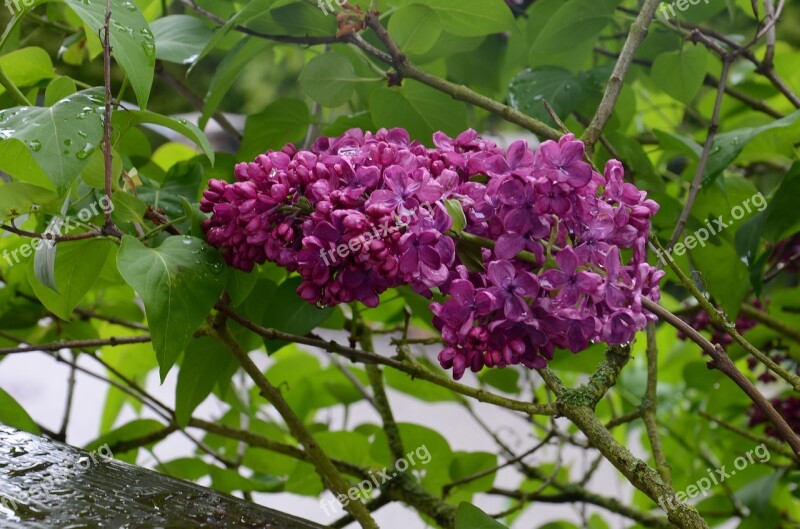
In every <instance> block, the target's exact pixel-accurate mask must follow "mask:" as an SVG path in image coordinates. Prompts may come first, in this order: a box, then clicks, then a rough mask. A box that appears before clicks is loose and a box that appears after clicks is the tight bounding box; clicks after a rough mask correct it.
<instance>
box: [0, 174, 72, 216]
mask: <svg viewBox="0 0 800 529" xmlns="http://www.w3.org/2000/svg"><path fill="white" fill-rule="evenodd" d="M56 200H58V195H56V194H55V193H54V192H53V191H52V190H50V189H45V188H44V187H39V186H35V185H32V184H26V183H23V182H10V183H7V184H2V185H0V221H2V220H4V219H6V218H8V217H18V216H19V215H25V214H26V213H30V212H31V211H33V210H34V209H35V208H36V207H37V206H45V205H50V204H52V203H54V202H55V201H56Z"/></svg>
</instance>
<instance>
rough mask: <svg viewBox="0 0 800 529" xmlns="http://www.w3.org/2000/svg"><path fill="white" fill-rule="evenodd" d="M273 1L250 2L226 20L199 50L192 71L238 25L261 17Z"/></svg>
mask: <svg viewBox="0 0 800 529" xmlns="http://www.w3.org/2000/svg"><path fill="white" fill-rule="evenodd" d="M274 1H275V0H252V1H251V2H250V3H248V4H247V5H246V6H244V7H243V8H242V9H241V10H240V11H237V12H236V13H235V14H234V15H233V16H232V17H229V18H228V21H227V22H226V23H225V24H224V25H223V26H222V27H221V28H218V29H217V30H215V31H214V32H213V35H212V36H211V39H209V41H208V42H207V43H206V45H205V46H204V47H203V49H202V50H200V54H199V55H198V56H197V57H195V58H194V59H193V60H192V62H193V63H194V64H193V65H192V69H193V68H194V65H196V64H197V62H198V61H200V60H201V59H202V58H203V57H205V56H206V55H208V54H209V53H211V51H212V50H213V49H214V48H216V47H217V46H219V44H220V43H221V42H222V40H223V39H224V38H225V37H226V36H227V35H228V33H230V31H231V30H232V29H233V28H235V27H236V26H239V25H242V26H243V25H245V24H247V23H248V22H249V21H250V20H252V19H254V18H256V17H258V16H260V15H263V14H264V13H266V12H267V11H269V8H270V7H271V5H272V4H273V3H274Z"/></svg>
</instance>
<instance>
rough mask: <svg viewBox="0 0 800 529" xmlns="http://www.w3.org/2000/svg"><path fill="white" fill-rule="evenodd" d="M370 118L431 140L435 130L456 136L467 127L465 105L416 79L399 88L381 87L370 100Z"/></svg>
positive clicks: (428, 141)
mask: <svg viewBox="0 0 800 529" xmlns="http://www.w3.org/2000/svg"><path fill="white" fill-rule="evenodd" d="M369 107H370V110H371V111H372V119H373V121H374V122H375V123H380V124H381V125H382V126H384V127H403V128H405V129H406V130H408V132H409V134H410V135H411V137H412V138H415V139H418V140H420V141H422V142H424V143H428V144H430V138H431V137H432V136H433V133H434V132H435V131H437V130H442V131H444V132H445V133H447V134H449V135H451V136H455V135H457V134H460V133H461V132H464V130H465V129H466V128H467V109H466V106H465V105H464V104H463V103H461V102H459V101H456V100H454V99H453V98H451V97H450V96H448V95H446V94H443V93H441V92H439V91H438V90H435V89H433V88H430V87H428V86H425V85H423V84H421V83H418V82H416V81H410V80H406V81H405V82H404V83H403V86H402V88H381V89H379V90H376V91H375V92H374V93H373V94H372V96H371V97H370V100H369Z"/></svg>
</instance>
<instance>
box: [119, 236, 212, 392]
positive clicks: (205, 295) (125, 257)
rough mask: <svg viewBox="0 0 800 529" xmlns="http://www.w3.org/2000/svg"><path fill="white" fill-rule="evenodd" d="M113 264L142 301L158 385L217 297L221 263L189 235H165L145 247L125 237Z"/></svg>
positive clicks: (133, 239) (199, 241) (204, 245)
mask: <svg viewBox="0 0 800 529" xmlns="http://www.w3.org/2000/svg"><path fill="white" fill-rule="evenodd" d="M117 266H118V268H119V271H120V273H121V274H122V277H123V278H125V281H126V282H127V283H128V284H129V285H130V286H132V287H133V289H134V290H135V291H136V293H137V294H139V296H140V297H141V298H142V301H143V302H144V308H145V313H146V314H147V322H148V324H149V325H150V332H151V333H152V336H153V348H154V349H155V351H156V357H157V359H158V364H159V366H160V372H161V380H162V381H163V380H164V378H165V377H166V376H167V373H168V372H169V370H170V369H171V368H172V366H173V365H175V361H176V360H177V359H178V357H179V356H180V355H181V353H182V352H183V350H184V348H185V347H186V344H188V343H189V340H190V339H191V338H192V334H193V333H194V331H195V329H197V327H199V326H200V324H201V323H203V320H204V319H205V317H206V315H208V313H209V312H210V311H211V309H212V308H213V307H214V304H215V303H216V302H217V300H218V299H219V296H220V294H222V290H223V289H224V288H225V283H226V273H225V272H226V270H227V269H226V268H225V263H224V262H223V261H222V258H221V257H220V255H219V254H218V253H217V251H216V250H214V249H213V248H211V247H210V246H208V244H206V243H205V242H203V241H202V240H200V239H197V238H195V237H186V236H176V237H170V238H168V239H167V240H165V241H164V242H163V243H162V244H161V246H159V247H158V248H149V247H147V246H145V245H144V244H142V243H141V242H140V241H139V240H138V239H136V238H135V237H131V236H125V237H123V239H122V246H121V247H120V250H119V254H118V255H117Z"/></svg>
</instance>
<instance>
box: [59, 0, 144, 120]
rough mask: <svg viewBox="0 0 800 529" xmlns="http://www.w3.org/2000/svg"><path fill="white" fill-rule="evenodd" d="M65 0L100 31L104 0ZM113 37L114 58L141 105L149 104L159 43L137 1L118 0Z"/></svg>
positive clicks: (95, 30) (114, 14)
mask: <svg viewBox="0 0 800 529" xmlns="http://www.w3.org/2000/svg"><path fill="white" fill-rule="evenodd" d="M65 3H66V4H67V5H68V6H69V7H71V8H72V10H73V11H75V13H76V14H77V15H78V16H79V17H80V18H81V20H83V22H84V23H85V24H86V25H87V26H88V28H89V30H90V31H91V33H92V35H99V34H100V31H101V29H102V28H103V26H104V22H105V14H106V3H105V1H104V0H65ZM122 6H124V9H122V8H121V7H122ZM110 41H111V49H112V53H113V55H114V58H115V59H116V60H117V62H118V63H119V65H120V67H121V68H122V69H123V71H124V72H125V75H127V76H128V81H129V82H130V83H131V86H132V87H133V91H134V92H135V93H136V100H137V101H138V102H139V106H140V107H142V108H147V100H148V99H149V97H150V88H151V87H152V85H153V73H154V71H155V65H156V43H155V39H154V38H153V32H152V31H150V27H149V26H148V25H147V21H146V20H145V18H144V16H143V15H142V13H141V12H140V11H139V8H138V7H136V4H135V3H133V2H124V3H123V4H119V3H116V4H114V9H112V11H111V32H110Z"/></svg>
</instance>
